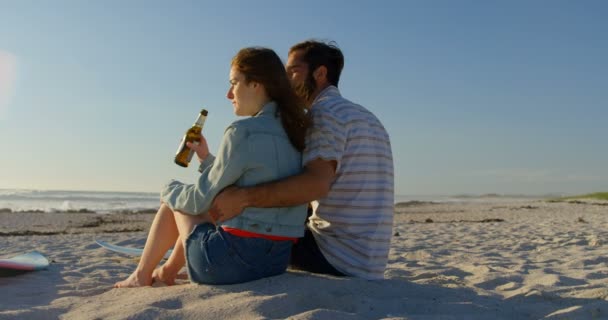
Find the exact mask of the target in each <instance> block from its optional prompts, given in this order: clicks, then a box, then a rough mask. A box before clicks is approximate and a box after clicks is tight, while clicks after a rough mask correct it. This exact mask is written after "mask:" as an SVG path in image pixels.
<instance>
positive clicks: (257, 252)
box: [185, 223, 293, 284]
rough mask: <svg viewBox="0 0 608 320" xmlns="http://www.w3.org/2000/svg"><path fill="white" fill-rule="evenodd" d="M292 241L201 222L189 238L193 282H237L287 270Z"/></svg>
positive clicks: (189, 258)
mask: <svg viewBox="0 0 608 320" xmlns="http://www.w3.org/2000/svg"><path fill="white" fill-rule="evenodd" d="M292 244H293V242H292V241H273V240H268V239H263V238H244V237H238V236H234V235H231V234H229V233H227V232H225V231H224V230H223V229H222V228H221V227H217V228H216V226H215V225H213V224H211V223H203V224H199V225H197V226H196V227H195V228H194V230H193V231H192V233H190V235H189V236H188V238H187V239H186V247H185V251H186V252H185V254H186V264H187V268H188V275H189V276H190V281H192V282H195V283H200V284H233V283H242V282H247V281H252V280H257V279H260V278H264V277H270V276H274V275H278V274H281V273H284V272H285V270H286V269H287V264H288V262H289V256H290V253H291V247H292Z"/></svg>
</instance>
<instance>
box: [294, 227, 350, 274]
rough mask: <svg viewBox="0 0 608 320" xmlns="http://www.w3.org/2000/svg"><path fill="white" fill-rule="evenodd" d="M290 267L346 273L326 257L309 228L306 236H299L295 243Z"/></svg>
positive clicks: (316, 271)
mask: <svg viewBox="0 0 608 320" xmlns="http://www.w3.org/2000/svg"><path fill="white" fill-rule="evenodd" d="M289 267H290V268H291V269H294V270H304V271H309V272H313V273H324V274H331V275H334V276H344V273H342V272H340V271H338V270H336V268H334V267H333V266H332V265H331V264H330V263H329V262H328V261H327V259H325V257H324V256H323V253H322V252H321V249H319V246H318V245H317V242H316V241H315V237H314V236H313V235H312V232H311V231H310V230H308V229H306V232H305V233H304V238H299V239H298V243H296V244H294V245H293V248H292V249H291V260H290V261H289Z"/></svg>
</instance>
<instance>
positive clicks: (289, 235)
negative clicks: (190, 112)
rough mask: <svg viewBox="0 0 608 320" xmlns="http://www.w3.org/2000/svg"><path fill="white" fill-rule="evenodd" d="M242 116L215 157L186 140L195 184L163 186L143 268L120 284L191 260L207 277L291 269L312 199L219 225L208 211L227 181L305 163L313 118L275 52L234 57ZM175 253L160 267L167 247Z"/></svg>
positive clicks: (288, 171) (145, 279) (276, 174)
mask: <svg viewBox="0 0 608 320" xmlns="http://www.w3.org/2000/svg"><path fill="white" fill-rule="evenodd" d="M227 98H228V99H229V100H231V101H232V105H233V106H234V112H235V114H236V115H237V116H249V118H246V119H243V120H238V121H235V122H234V123H232V124H231V125H230V126H229V127H228V128H227V129H226V131H225V133H224V137H223V140H222V143H221V145H220V148H219V151H218V155H217V157H214V156H213V155H211V154H209V150H208V147H207V143H206V140H205V139H204V137H201V141H200V144H198V145H197V144H188V147H190V148H191V149H192V150H194V151H195V152H196V153H197V155H198V157H199V160H200V161H201V167H200V170H199V171H201V172H202V174H201V176H200V178H199V179H198V181H197V183H196V184H193V185H188V184H183V183H181V182H178V181H172V182H170V183H169V184H168V185H167V186H165V188H164V189H163V191H162V192H161V207H160V209H159V210H158V212H157V213H156V216H155V218H154V221H153V222H152V226H151V229H150V232H149V234H148V239H147V240H146V245H145V247H144V252H143V255H142V257H141V259H140V261H139V264H138V266H137V269H136V270H135V271H134V272H133V273H132V274H131V275H130V276H129V277H128V278H127V279H126V280H124V281H121V282H118V283H116V284H115V285H114V287H117V288H121V287H137V286H148V285H151V284H152V282H153V281H155V280H158V281H163V282H165V283H166V284H168V285H172V284H173V283H174V282H175V278H176V276H177V273H178V271H179V270H180V269H181V268H182V267H183V266H184V264H186V266H187V269H188V275H189V277H190V280H191V281H192V282H195V283H205V284H230V283H240V282H246V281H251V280H255V279H259V278H263V277H269V276H273V275H277V274H281V273H283V272H285V270H286V268H287V264H288V262H289V255H290V251H291V246H292V244H293V242H294V241H295V239H297V238H298V237H301V236H303V234H304V220H305V219H306V206H297V207H287V208H246V209H245V210H244V211H243V212H242V214H241V215H239V216H237V217H235V218H233V219H231V220H228V221H225V222H223V223H222V224H221V225H217V226H216V225H214V224H213V222H212V220H211V218H210V216H209V214H208V211H209V209H210V206H211V203H212V201H213V198H214V197H215V196H216V195H217V194H218V193H219V192H220V191H221V190H222V189H223V188H225V187H227V186H229V185H233V184H234V185H236V186H241V187H244V186H251V185H255V184H259V183H263V182H268V181H272V180H277V179H281V178H284V177H287V176H290V175H294V174H297V173H299V172H300V171H301V154H300V152H301V151H302V150H303V149H304V137H305V134H306V129H307V128H308V127H309V126H310V120H309V119H308V118H307V116H306V114H305V111H304V108H303V107H301V106H300V103H299V101H298V99H297V97H296V96H295V95H294V93H293V91H292V89H291V86H290V84H289V81H288V79H287V76H286V73H285V68H284V66H283V63H282V62H281V59H280V58H279V57H278V56H277V54H276V53H275V52H274V51H272V50H270V49H266V48H257V47H256V48H245V49H242V50H241V51H239V52H238V53H237V55H236V56H235V57H234V58H233V59H232V63H231V69H230V89H229V90H228V94H227ZM172 246H173V247H174V249H173V253H172V254H171V257H169V259H168V260H167V262H166V263H165V264H164V265H162V266H161V267H159V268H157V269H155V268H156V266H157V265H158V263H159V262H160V261H161V259H162V257H163V255H164V254H165V252H166V251H167V250H168V249H169V248H171V247H172Z"/></svg>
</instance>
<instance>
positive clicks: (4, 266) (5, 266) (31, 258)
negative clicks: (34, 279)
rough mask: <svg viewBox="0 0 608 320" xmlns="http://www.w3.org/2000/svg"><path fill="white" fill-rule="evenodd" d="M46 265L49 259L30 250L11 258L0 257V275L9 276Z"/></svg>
mask: <svg viewBox="0 0 608 320" xmlns="http://www.w3.org/2000/svg"><path fill="white" fill-rule="evenodd" d="M48 266H49V260H47V258H46V257H45V256H43V255H42V253H40V252H38V251H32V252H28V253H24V254H20V255H17V256H14V257H12V258H7V259H0V276H11V275H15V274H20V273H24V272H29V271H36V270H42V269H46V268H47V267H48Z"/></svg>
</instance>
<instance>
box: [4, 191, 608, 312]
mask: <svg viewBox="0 0 608 320" xmlns="http://www.w3.org/2000/svg"><path fill="white" fill-rule="evenodd" d="M395 210H396V215H395V224H394V233H395V236H394V237H393V241H392V244H391V251H390V257H389V265H388V268H387V271H386V273H385V275H386V279H385V280H382V281H366V280H361V279H354V278H338V277H333V276H325V275H315V274H310V273H306V272H297V271H288V272H287V273H285V274H283V275H280V276H276V277H271V278H266V279H262V280H258V281H253V282H249V283H244V284H238V285H225V286H206V285H194V284H189V283H188V282H187V281H184V280H182V281H181V282H178V285H175V286H170V287H167V286H164V285H161V284H159V285H155V286H153V287H145V288H135V289H112V285H113V284H114V283H115V282H116V281H119V280H122V279H125V278H126V277H127V276H128V275H129V274H130V272H131V271H133V269H134V268H135V266H136V264H137V260H136V259H134V258H132V257H126V256H122V255H119V254H116V253H112V252H109V251H107V250H105V249H103V248H100V247H99V246H98V245H97V244H95V239H102V240H105V241H108V242H111V243H115V244H120V245H127V246H143V244H144V242H145V237H146V231H147V229H148V227H149V224H150V222H151V220H152V218H153V215H152V214H113V215H96V214H89V213H86V214H85V213H82V214H67V213H66V214H57V213H55V214H53V213H0V219H1V220H0V221H2V223H1V227H0V257H3V258H6V257H10V256H13V255H16V254H20V253H24V252H27V251H30V250H37V251H40V252H42V253H44V254H45V255H46V256H47V257H48V258H49V260H50V261H51V265H50V267H49V268H48V269H47V270H43V271H38V272H31V273H26V274H23V275H19V276H15V277H2V278H0V319H57V318H61V319H156V318H160V319H286V318H289V319H338V320H339V319H607V318H608V302H607V301H606V299H607V297H608V204H607V203H602V202H594V203H585V202H583V203H550V202H545V201H539V200H525V201H496V202H492V201H487V202H469V203H441V204H433V203H424V202H411V203H406V204H402V205H399V206H397V207H396V209H395Z"/></svg>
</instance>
